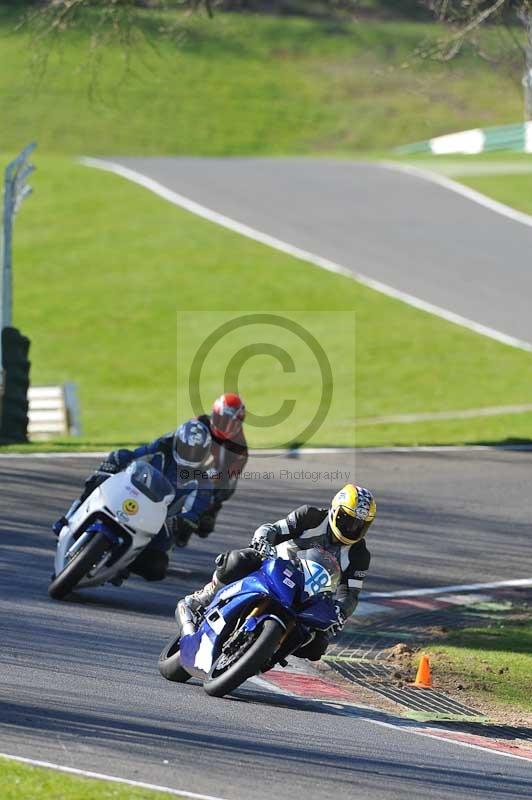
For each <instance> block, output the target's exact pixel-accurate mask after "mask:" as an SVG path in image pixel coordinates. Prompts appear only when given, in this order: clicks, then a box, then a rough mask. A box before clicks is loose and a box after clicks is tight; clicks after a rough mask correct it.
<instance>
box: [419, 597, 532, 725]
mask: <svg viewBox="0 0 532 800" xmlns="http://www.w3.org/2000/svg"><path fill="white" fill-rule="evenodd" d="M423 652H427V654H428V655H429V656H430V657H431V661H432V663H433V664H434V670H435V676H436V677H435V680H436V683H437V685H438V686H443V687H444V688H449V689H454V690H455V692H456V691H457V690H458V691H466V692H470V693H472V694H473V695H477V696H478V697H479V699H480V700H481V701H483V702H485V703H495V704H504V705H507V706H512V707H513V708H514V709H516V710H521V711H524V712H532V696H531V694H530V675H531V674H532V613H531V610H530V608H521V609H519V608H517V609H515V608H514V609H511V610H508V611H507V612H506V613H502V614H501V613H499V615H498V619H496V621H494V624H492V625H489V626H488V627H481V628H465V629H463V630H455V631H452V632H451V633H450V634H449V635H448V636H446V638H445V639H444V641H442V642H437V643H434V644H432V645H431V646H430V647H428V648H425V649H424V651H423Z"/></svg>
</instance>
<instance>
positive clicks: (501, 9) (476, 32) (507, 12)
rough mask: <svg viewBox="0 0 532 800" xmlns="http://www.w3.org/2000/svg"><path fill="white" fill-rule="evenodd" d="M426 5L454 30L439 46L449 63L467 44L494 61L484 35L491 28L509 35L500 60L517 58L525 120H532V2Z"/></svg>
mask: <svg viewBox="0 0 532 800" xmlns="http://www.w3.org/2000/svg"><path fill="white" fill-rule="evenodd" d="M425 5H426V6H427V7H429V8H430V9H431V10H432V11H433V13H434V14H435V15H436V17H437V18H438V19H439V20H440V21H441V22H444V23H446V24H447V25H448V26H449V27H450V29H451V32H450V35H449V36H448V37H446V38H445V39H444V40H443V41H441V42H440V46H439V53H440V55H441V56H442V57H443V58H445V59H452V58H454V56H455V55H457V53H459V52H460V50H461V49H462V48H463V46H464V45H465V44H466V43H473V44H475V45H476V46H477V49H478V52H479V53H480V54H481V55H483V56H484V57H487V58H492V54H491V53H490V52H489V48H488V46H487V44H486V40H485V39H482V37H481V36H480V34H481V31H482V30H483V29H485V28H487V27H490V26H491V27H493V28H495V27H496V28H497V29H498V30H499V31H500V32H503V33H504V34H505V35H506V40H505V49H504V50H503V52H502V54H500V56H499V57H500V58H501V59H503V60H505V61H506V62H507V63H508V62H511V61H512V60H515V55H516V54H517V56H518V58H517V61H518V63H519V69H520V72H521V75H522V84H523V87H524V113H525V119H527V120H530V119H532V0H425Z"/></svg>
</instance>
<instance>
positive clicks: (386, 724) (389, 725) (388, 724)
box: [360, 717, 532, 762]
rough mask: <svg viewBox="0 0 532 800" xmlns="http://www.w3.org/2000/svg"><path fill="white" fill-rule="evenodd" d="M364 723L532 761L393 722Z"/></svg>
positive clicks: (529, 759)
mask: <svg viewBox="0 0 532 800" xmlns="http://www.w3.org/2000/svg"><path fill="white" fill-rule="evenodd" d="M360 719H363V720H364V722H370V723H372V724H373V725H381V726H382V727H383V728H392V729H394V730H399V731H405V732H408V733H413V734H414V735H415V736H425V737H427V739H436V740H437V741H438V742H446V743H447V744H457V745H459V746H460V747H469V748H470V749H471V750H481V751H482V752H483V753H491V754H493V755H496V756H505V757H506V758H516V759H517V760H518V761H528V762H530V761H532V757H531V756H519V755H517V754H516V753H507V752H506V751H504V750H498V749H497V748H495V747H487V746H486V747H483V746H482V745H481V744H473V743H472V742H463V741H461V740H460V739H450V738H447V737H446V736H438V735H437V734H435V733H429V732H428V731H423V730H420V729H419V728H409V727H406V726H402V725H395V724H394V723H393V722H383V721H382V720H377V719H370V718H369V717H360Z"/></svg>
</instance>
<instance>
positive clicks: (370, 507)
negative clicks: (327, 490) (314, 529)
mask: <svg viewBox="0 0 532 800" xmlns="http://www.w3.org/2000/svg"><path fill="white" fill-rule="evenodd" d="M376 513H377V505H376V503H375V498H374V497H373V495H372V493H371V492H370V491H369V489H363V488H362V487H361V486H353V484H352V483H348V484H347V485H346V486H344V488H343V489H340V491H339V492H338V493H337V494H335V495H334V497H333V499H332V502H331V506H330V508H329V525H330V528H331V531H332V534H333V536H334V538H335V539H337V540H338V541H339V542H341V543H342V544H347V545H349V544H355V542H359V541H360V540H361V539H363V538H364V536H365V535H366V531H367V530H368V528H369V526H370V525H371V523H372V522H373V520H374V519H375V514H376Z"/></svg>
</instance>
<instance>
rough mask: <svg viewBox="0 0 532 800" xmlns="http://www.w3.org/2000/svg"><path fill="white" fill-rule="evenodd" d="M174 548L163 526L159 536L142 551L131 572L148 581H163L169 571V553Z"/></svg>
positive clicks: (130, 568)
mask: <svg viewBox="0 0 532 800" xmlns="http://www.w3.org/2000/svg"><path fill="white" fill-rule="evenodd" d="M171 548H172V538H171V536H170V534H169V533H168V530H167V527H166V525H163V527H162V528H161V530H160V531H159V533H158V534H157V536H154V538H153V539H152V540H151V542H150V543H149V545H148V546H147V547H145V548H144V550H142V551H141V552H140V553H139V555H138V556H137V557H136V559H135V560H134V561H133V563H132V564H131V565H130V566H129V571H130V572H134V573H135V574H136V575H140V576H141V577H142V578H144V579H145V580H147V581H162V580H164V578H166V572H167V569H168V563H169V558H168V551H169V550H170V549H171Z"/></svg>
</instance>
